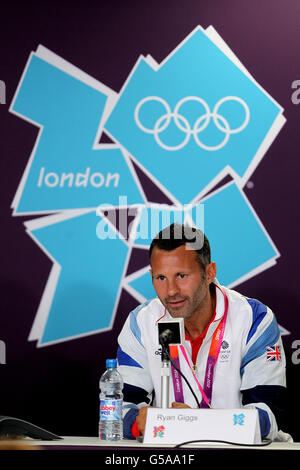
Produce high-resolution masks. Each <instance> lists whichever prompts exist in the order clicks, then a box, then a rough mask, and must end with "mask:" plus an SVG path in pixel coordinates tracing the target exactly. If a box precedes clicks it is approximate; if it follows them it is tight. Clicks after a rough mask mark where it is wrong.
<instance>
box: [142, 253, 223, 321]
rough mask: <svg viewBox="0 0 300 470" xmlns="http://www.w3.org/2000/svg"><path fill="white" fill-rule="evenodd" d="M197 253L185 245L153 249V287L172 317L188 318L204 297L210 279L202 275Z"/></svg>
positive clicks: (201, 303)
mask: <svg viewBox="0 0 300 470" xmlns="http://www.w3.org/2000/svg"><path fill="white" fill-rule="evenodd" d="M196 256H197V254H196V252H195V251H194V250H190V249H187V248H186V246H184V245H183V246H180V247H179V248H176V249H175V250H172V251H165V250H160V249H159V248H157V247H155V248H154V249H153V251H152V254H151V268H152V269H151V275H152V282H153V287H154V289H155V291H156V293H157V296H158V297H159V299H160V300H161V302H162V303H163V305H164V306H165V307H166V309H167V310H168V312H169V313H170V314H171V315H172V316H173V317H175V318H176V317H181V318H186V319H188V318H191V316H192V315H193V313H194V312H196V311H197V310H198V309H199V307H200V308H201V306H202V305H203V302H205V300H206V298H207V293H208V290H209V284H210V282H211V280H209V281H208V280H207V278H206V279H205V278H204V276H203V274H204V273H203V271H202V269H201V267H200V264H199V262H198V261H197V259H196ZM211 264H214V263H211ZM208 266H209V265H208Z"/></svg>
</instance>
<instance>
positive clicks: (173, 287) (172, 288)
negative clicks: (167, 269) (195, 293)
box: [168, 279, 179, 297]
mask: <svg viewBox="0 0 300 470" xmlns="http://www.w3.org/2000/svg"><path fill="white" fill-rule="evenodd" d="M178 293H179V288H178V285H177V282H176V280H173V279H172V280H169V282H168V297H174V295H176V294H178Z"/></svg>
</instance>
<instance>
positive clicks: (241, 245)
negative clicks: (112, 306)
mask: <svg viewBox="0 0 300 470" xmlns="http://www.w3.org/2000/svg"><path fill="white" fill-rule="evenodd" d="M198 206H199V207H201V212H197V211H196V212H195V208H196V209H197V206H194V208H192V209H189V210H188V212H187V213H188V214H189V215H190V216H191V217H192V219H193V222H194V224H195V225H196V226H197V227H198V228H199V229H201V230H203V231H204V233H205V234H206V236H207V238H208V240H209V242H210V245H211V252H212V261H215V262H216V264H217V278H218V280H219V282H220V283H221V284H223V285H225V286H228V285H231V284H233V283H235V282H237V281H238V280H239V279H241V278H242V277H243V276H245V275H246V274H248V273H250V272H251V271H253V270H255V269H259V267H260V266H262V265H263V264H264V263H267V262H268V261H270V260H272V259H274V258H275V257H277V256H278V253H277V252H276V250H275V248H274V246H273V244H272V243H271V241H270V240H269V238H268V237H267V235H266V233H265V232H264V230H263V228H262V227H261V225H260V224H259V222H258V220H257V218H256V217H255V215H254V213H253V212H252V210H251V208H250V205H249V204H248V203H247V202H246V199H245V197H244V196H243V194H242V192H241V191H240V190H239V189H238V187H237V186H236V185H235V184H234V183H231V184H230V185H228V186H226V187H225V188H223V189H222V190H220V191H217V192H215V193H213V194H212V195H211V196H209V197H208V198H207V199H205V200H202V201H201V203H200V204H199V205H198ZM203 208H204V224H203V221H202V217H201V218H200V222H201V224H200V225H199V223H197V222H198V220H199V219H198V220H197V218H193V214H195V213H196V214H197V213H202V209H203ZM145 211H146V210H145ZM170 213H171V214H174V213H175V214H176V211H174V210H173V211H170ZM145 214H146V215H147V213H146V212H145ZM146 215H145V220H146ZM147 217H148V219H149V216H147ZM141 220H143V219H141ZM180 223H181V222H180ZM147 244H149V240H147ZM129 285H130V286H131V287H133V288H134V289H135V290H136V291H137V292H139V293H140V294H142V295H143V296H144V297H145V298H146V299H149V298H153V297H155V291H154V289H153V287H152V282H151V278H150V276H149V275H147V274H144V275H142V276H140V277H138V278H136V279H134V280H132V281H131V282H130V283H129Z"/></svg>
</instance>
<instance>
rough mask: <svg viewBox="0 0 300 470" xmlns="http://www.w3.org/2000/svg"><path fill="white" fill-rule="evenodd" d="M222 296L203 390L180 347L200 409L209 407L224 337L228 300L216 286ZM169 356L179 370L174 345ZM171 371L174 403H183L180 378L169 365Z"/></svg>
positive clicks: (177, 356) (182, 347)
mask: <svg viewBox="0 0 300 470" xmlns="http://www.w3.org/2000/svg"><path fill="white" fill-rule="evenodd" d="M216 287H217V288H218V289H219V290H220V291H221V292H222V294H223V297H224V304H225V306H224V314H223V317H222V319H221V320H220V322H219V324H218V326H217V329H216V331H215V332H214V334H213V337H212V340H211V345H210V349H209V353H208V358H207V363H206V370H205V377H204V386H203V388H202V387H201V385H200V383H199V381H198V379H197V377H196V375H195V373H194V371H193V368H192V366H191V364H190V362H189V360H188V356H187V353H186V351H185V348H184V346H183V345H180V350H181V352H182V354H183V357H184V359H185V360H186V362H187V364H188V366H189V368H190V370H191V371H192V374H193V377H194V379H195V381H196V383H197V386H198V388H199V390H200V393H201V395H202V402H201V408H209V407H210V402H211V397H212V387H213V374H214V368H215V365H216V362H217V360H218V356H219V353H220V349H221V344H222V342H223V337H224V331H225V326H226V319H227V311H228V299H227V296H226V294H225V293H224V292H223V291H222V290H221V289H220V288H219V287H218V286H216ZM170 355H171V358H172V360H173V361H174V362H175V365H176V367H177V368H178V369H180V365H179V355H178V348H177V346H176V345H173V346H170ZM171 370H172V379H173V387H174V395H175V401H177V402H179V403H184V398H183V388H182V378H181V376H180V375H179V373H178V372H177V371H176V369H175V368H174V367H173V366H172V364H171Z"/></svg>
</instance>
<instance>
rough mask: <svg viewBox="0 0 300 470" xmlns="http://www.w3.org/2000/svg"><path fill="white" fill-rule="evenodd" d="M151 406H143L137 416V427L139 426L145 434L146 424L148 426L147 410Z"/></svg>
mask: <svg viewBox="0 0 300 470" xmlns="http://www.w3.org/2000/svg"><path fill="white" fill-rule="evenodd" d="M148 408H149V406H143V407H142V408H141V409H140V411H139V414H138V415H137V417H136V423H137V427H138V430H139V431H140V433H141V434H142V435H144V432H145V426H146V419H147V410H148Z"/></svg>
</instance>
